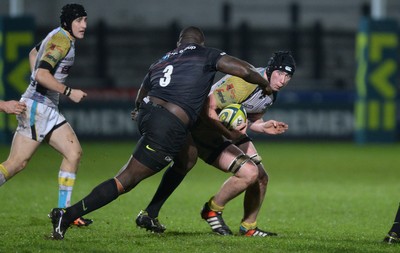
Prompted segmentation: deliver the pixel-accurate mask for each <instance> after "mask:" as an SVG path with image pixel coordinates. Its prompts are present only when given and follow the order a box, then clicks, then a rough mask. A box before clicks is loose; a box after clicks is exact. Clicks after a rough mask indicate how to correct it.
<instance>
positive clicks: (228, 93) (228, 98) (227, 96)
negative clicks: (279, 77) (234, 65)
mask: <svg viewBox="0 0 400 253" xmlns="http://www.w3.org/2000/svg"><path fill="white" fill-rule="evenodd" d="M257 87H258V86H257V85H256V84H252V83H248V82H246V81H245V80H243V79H242V78H240V77H236V76H229V77H228V78H226V80H225V81H224V82H223V83H222V84H221V85H220V86H219V87H218V88H216V89H215V90H214V91H213V95H214V98H215V100H216V101H217V106H218V108H220V109H222V108H224V107H225V106H227V105H230V104H241V103H242V102H243V101H245V100H246V99H247V98H248V97H249V96H250V94H251V93H253V91H254V90H255V89H256V88H257Z"/></svg>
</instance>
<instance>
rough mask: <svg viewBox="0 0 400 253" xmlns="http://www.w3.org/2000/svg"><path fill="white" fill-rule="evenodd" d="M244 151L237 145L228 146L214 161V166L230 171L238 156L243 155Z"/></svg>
mask: <svg viewBox="0 0 400 253" xmlns="http://www.w3.org/2000/svg"><path fill="white" fill-rule="evenodd" d="M243 155H244V153H243V151H241V150H240V149H239V148H238V147H236V146H235V145H232V144H231V145H229V146H227V147H226V148H225V149H224V150H223V151H222V152H221V154H220V155H219V156H218V157H217V159H216V160H215V162H214V164H213V165H214V166H215V167H217V168H218V169H220V170H222V171H225V172H230V171H229V169H230V168H231V166H232V163H234V162H235V161H236V160H238V158H240V157H243Z"/></svg>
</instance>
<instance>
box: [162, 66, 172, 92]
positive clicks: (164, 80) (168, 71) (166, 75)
mask: <svg viewBox="0 0 400 253" xmlns="http://www.w3.org/2000/svg"><path fill="white" fill-rule="evenodd" d="M173 71H174V66H172V65H168V66H166V67H165V69H164V70H163V73H164V77H161V78H160V86H161V87H165V86H167V85H168V84H169V83H170V82H171V75H172V72H173Z"/></svg>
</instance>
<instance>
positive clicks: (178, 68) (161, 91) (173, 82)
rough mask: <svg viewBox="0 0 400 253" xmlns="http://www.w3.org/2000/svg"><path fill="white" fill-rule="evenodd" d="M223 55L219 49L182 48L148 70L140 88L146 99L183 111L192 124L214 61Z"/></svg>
mask: <svg viewBox="0 0 400 253" xmlns="http://www.w3.org/2000/svg"><path fill="white" fill-rule="evenodd" d="M223 55H225V53H224V52H222V51H221V50H219V49H215V48H208V47H203V46H201V45H198V44H194V43H190V44H184V45H181V46H180V47H178V48H176V49H175V50H173V51H171V52H168V53H167V54H166V55H164V56H163V57H162V58H161V59H160V60H158V61H157V62H155V63H153V64H152V65H151V66H150V69H149V72H148V74H147V75H146V77H145V79H144V81H143V86H144V88H145V89H146V90H148V91H149V92H148V95H149V96H153V97H158V98H161V99H163V100H165V101H168V102H171V103H173V104H176V105H178V106H180V107H181V108H183V109H184V110H185V111H186V113H187V114H188V115H189V117H190V120H191V122H192V123H193V122H195V120H196V119H197V116H198V114H199V113H200V110H201V109H202V106H203V103H204V101H205V99H206V98H207V96H208V94H209V92H210V89H211V86H212V83H213V80H214V77H215V74H216V72H217V69H216V65H217V61H218V60H219V59H220V58H221V57H222V56H223Z"/></svg>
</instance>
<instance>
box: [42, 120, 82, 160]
mask: <svg viewBox="0 0 400 253" xmlns="http://www.w3.org/2000/svg"><path fill="white" fill-rule="evenodd" d="M49 144H50V146H52V147H53V148H54V149H56V150H57V151H58V152H60V153H61V154H63V155H64V156H66V157H68V156H71V155H74V156H80V155H81V153H82V147H81V144H80V142H79V140H78V137H77V136H76V134H75V132H74V130H73V129H72V127H71V125H70V124H69V123H65V124H63V125H62V126H60V127H59V128H57V129H55V130H54V131H53V132H52V133H51V135H50V136H49Z"/></svg>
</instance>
